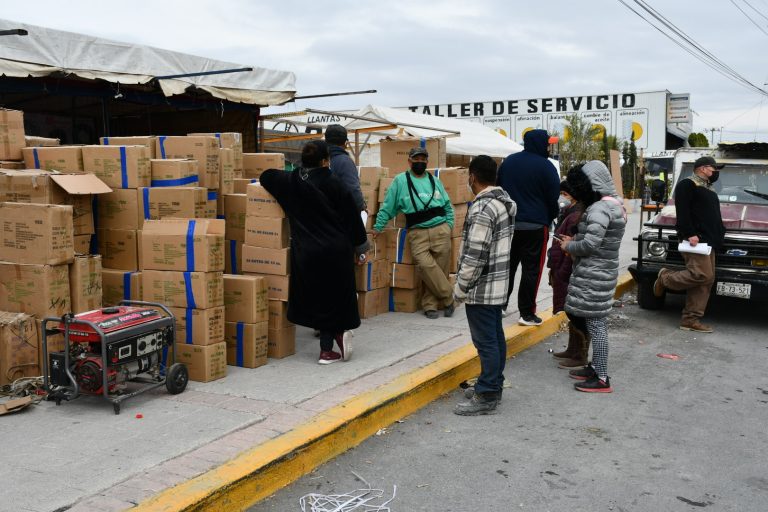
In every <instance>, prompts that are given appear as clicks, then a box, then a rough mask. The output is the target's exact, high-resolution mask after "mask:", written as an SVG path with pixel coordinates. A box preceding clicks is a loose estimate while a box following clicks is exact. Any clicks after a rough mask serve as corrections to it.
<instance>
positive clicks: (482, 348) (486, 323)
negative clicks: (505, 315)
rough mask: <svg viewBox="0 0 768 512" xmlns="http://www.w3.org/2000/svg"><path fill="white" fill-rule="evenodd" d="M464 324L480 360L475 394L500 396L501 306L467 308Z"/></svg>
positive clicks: (504, 355)
mask: <svg viewBox="0 0 768 512" xmlns="http://www.w3.org/2000/svg"><path fill="white" fill-rule="evenodd" d="M466 312H467V323H469V332H470V333H471V335H472V343H473V344H474V345H475V348H476V349H477V355H478V356H479V357H480V377H479V378H478V379H477V383H476V384H475V392H476V393H493V394H500V393H501V389H502V386H503V384H504V373H503V372H504V365H505V364H506V362H507V340H506V339H505V337H504V328H503V327H502V325H501V306H488V305H484V304H467V306H466Z"/></svg>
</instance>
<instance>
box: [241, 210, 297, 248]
mask: <svg viewBox="0 0 768 512" xmlns="http://www.w3.org/2000/svg"><path fill="white" fill-rule="evenodd" d="M290 243H291V228H290V224H289V222H288V219H286V218H273V217H254V216H252V215H251V216H248V217H246V218H245V245H250V246H253V247H267V248H270V249H285V248H287V247H289V245H290Z"/></svg>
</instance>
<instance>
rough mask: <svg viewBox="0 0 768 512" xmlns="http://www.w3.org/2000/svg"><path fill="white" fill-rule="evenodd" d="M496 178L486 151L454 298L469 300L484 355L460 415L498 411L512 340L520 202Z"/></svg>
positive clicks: (476, 177)
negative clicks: (504, 313) (507, 308)
mask: <svg viewBox="0 0 768 512" xmlns="http://www.w3.org/2000/svg"><path fill="white" fill-rule="evenodd" d="M494 183H496V162H494V160H493V159H492V158H491V157H489V156H485V155H481V156H478V157H475V158H474V159H473V160H472V162H470V164H469V188H470V189H472V193H473V194H475V199H474V201H473V202H472V206H470V208H469V211H468V212H467V220H466V221H465V223H464V229H463V233H462V239H463V240H462V245H461V252H460V253H459V269H458V272H457V273H456V285H455V286H454V288H453V296H454V301H455V302H466V310H467V323H468V324H469V331H470V333H471V335H472V343H474V345H475V348H477V355H478V357H479V358H480V377H479V378H478V379H477V383H476V384H475V386H474V387H473V388H468V389H467V390H466V392H465V396H466V397H468V398H469V401H467V402H461V403H459V404H458V405H457V406H456V409H454V412H455V413H456V414H458V415H461V416H476V415H478V414H488V413H489V412H491V411H493V410H494V409H495V408H496V406H497V405H498V403H499V401H500V400H501V392H502V387H503V384H504V374H503V371H504V365H505V363H506V360H507V341H506V337H505V336H504V328H503V327H502V325H501V308H502V306H503V305H504V303H505V302H506V300H507V289H508V288H509V282H510V281H509V254H510V250H511V247H512V240H513V238H512V236H513V233H514V229H515V211H516V209H517V207H516V206H515V203H514V201H512V199H510V197H509V195H508V194H507V193H506V192H505V191H504V189H502V188H501V187H497V186H494Z"/></svg>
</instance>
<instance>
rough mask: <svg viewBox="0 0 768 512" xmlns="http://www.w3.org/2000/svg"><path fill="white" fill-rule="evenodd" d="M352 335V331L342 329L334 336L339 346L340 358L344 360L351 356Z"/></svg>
mask: <svg viewBox="0 0 768 512" xmlns="http://www.w3.org/2000/svg"><path fill="white" fill-rule="evenodd" d="M352 336H353V334H352V331H344V332H343V333H342V334H339V335H338V336H336V344H337V345H338V346H339V351H340V352H341V358H342V359H343V360H344V361H349V358H350V357H352Z"/></svg>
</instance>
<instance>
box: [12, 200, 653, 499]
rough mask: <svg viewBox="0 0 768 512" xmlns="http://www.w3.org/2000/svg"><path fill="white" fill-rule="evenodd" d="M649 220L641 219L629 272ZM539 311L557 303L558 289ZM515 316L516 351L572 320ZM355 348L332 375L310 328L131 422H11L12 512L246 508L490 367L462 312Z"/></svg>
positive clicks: (152, 403)
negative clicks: (279, 352) (482, 362)
mask: <svg viewBox="0 0 768 512" xmlns="http://www.w3.org/2000/svg"><path fill="white" fill-rule="evenodd" d="M633 218H634V221H633V220H632V219H633ZM638 224H639V220H638V218H637V214H635V215H634V216H631V217H630V222H629V224H628V232H627V235H626V236H625V240H624V243H623V246H622V253H623V256H622V266H623V267H626V266H627V265H628V264H629V262H630V260H631V256H632V254H634V252H635V250H636V249H635V246H634V243H633V242H632V240H631V238H632V236H634V233H635V231H636V228H633V226H635V227H636V226H637V225H638ZM629 284H631V283H630V282H629V281H628V280H627V279H626V277H625V285H624V286H627V285H629ZM539 304H540V307H541V309H546V308H549V307H550V306H551V289H550V288H549V287H548V286H546V284H544V285H543V286H542V287H541V292H540V294H539ZM543 316H545V317H547V318H548V317H549V315H543ZM516 320H517V315H513V316H512V317H510V318H508V319H507V320H506V321H505V325H509V326H511V327H509V328H508V329H507V334H508V337H509V338H510V339H511V340H513V341H511V342H510V349H511V354H514V353H516V352H519V351H520V350H523V349H524V348H526V347H528V346H530V345H532V344H534V343H537V342H538V341H541V340H542V339H544V338H546V337H547V336H548V335H550V334H552V333H553V332H556V331H557V329H558V328H559V326H560V323H561V318H556V319H552V320H549V321H547V322H546V325H545V326H542V327H538V328H523V327H518V326H516V325H514V324H515V323H516ZM353 341H354V342H355V345H354V356H353V358H352V360H351V361H349V362H346V363H338V364H334V365H330V366H327V367H323V366H319V365H318V364H317V354H318V342H317V340H316V339H315V338H314V337H312V334H311V331H310V330H309V329H305V328H298V329H297V343H296V345H297V353H296V355H295V356H292V357H289V358H286V359H283V360H270V361H269V364H267V365H266V366H264V367H261V368H258V369H255V370H250V369H244V368H236V367H229V375H228V376H227V378H226V379H224V380H221V381H216V382H212V383H207V384H201V383H192V382H191V383H190V386H189V388H188V389H187V391H185V392H184V393H182V394H180V395H176V396H170V395H167V394H165V393H164V392H162V391H158V392H157V393H154V394H147V395H144V396H139V397H136V398H134V399H132V400H129V401H127V402H125V403H124V405H123V409H122V413H121V414H120V415H119V416H115V415H114V414H113V413H112V407H111V406H110V404H108V403H107V402H105V401H104V400H103V399H101V398H94V397H81V398H79V399H78V400H76V401H73V402H71V403H64V404H62V405H61V406H60V407H56V406H55V405H54V404H53V403H50V402H44V403H41V404H40V405H38V406H36V407H34V408H32V409H31V410H27V411H24V412H23V413H20V414H15V415H11V416H8V417H5V418H3V419H2V420H0V434H2V436H3V440H4V442H5V446H6V447H7V449H5V450H3V451H2V453H0V462H1V463H2V466H1V467H2V469H0V477H2V478H3V481H4V483H5V485H4V491H3V498H2V500H0V510H2V511H6V510H7V511H9V512H10V511H19V510H23V511H39V512H42V511H51V510H71V511H93V510H99V511H109V510H124V509H127V508H131V507H135V506H137V505H138V508H139V509H141V510H203V509H205V510H218V509H221V510H239V509H242V508H244V507H246V506H248V505H250V504H252V503H254V502H255V501H257V500H258V499H260V498H262V497H265V496H268V495H269V494H271V493H272V492H274V491H275V490H276V489H278V488H280V487H281V486H283V485H285V484H286V483H288V482H290V481H292V480H293V479H295V478H297V477H299V476H301V474H303V473H305V472H307V471H309V470H311V469H312V468H313V467H315V466H317V465H318V464H320V463H322V462H323V461H325V460H328V459H329V458H331V457H333V456H335V455H336V454H338V453H341V452H343V451H344V450H346V449H348V448H350V447H352V446H355V445H356V444H358V443H359V442H361V441H362V440H363V439H365V438H366V437H367V436H370V435H372V434H373V433H375V432H376V431H377V430H378V429H379V428H381V427H383V426H385V425H388V424H390V423H392V422H393V421H395V420H396V419H398V418H400V417H403V416H405V415H407V414H409V413H411V412H413V411H415V410H417V409H418V408H420V407H422V406H423V405H425V404H426V403H429V402H430V401H431V400H433V399H434V398H436V397H437V396H439V395H440V394H442V393H444V392H447V391H449V390H451V389H454V388H455V386H456V385H457V384H458V382H461V381H463V380H465V379H466V378H468V377H471V376H474V375H476V374H477V372H478V370H479V363H478V362H477V358H476V353H475V351H474V348H473V347H472V346H471V343H470V340H469V333H468V329H467V324H466V319H465V316H464V310H463V308H460V309H459V310H457V314H456V315H455V316H454V317H453V318H450V319H445V318H442V317H441V318H440V319H439V320H428V319H426V318H425V317H424V316H423V315H421V314H396V313H390V314H386V315H382V316H379V317H376V318H373V319H370V320H366V321H364V323H363V325H362V326H361V328H360V329H358V330H357V331H356V335H355V338H354V339H353ZM511 354H510V355H511ZM137 414H141V415H142V418H138V417H137V416H136V415H137Z"/></svg>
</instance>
